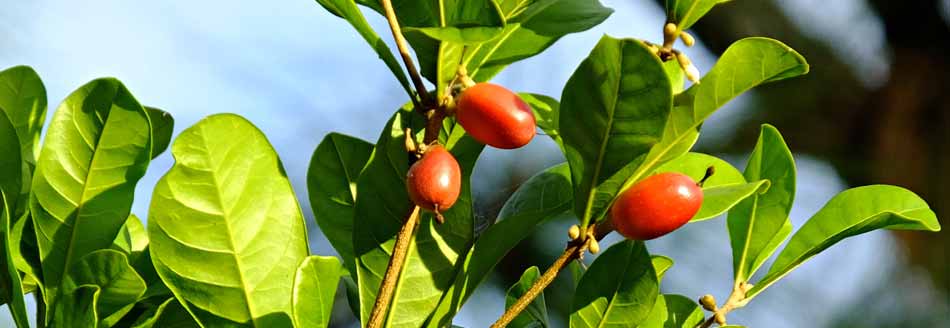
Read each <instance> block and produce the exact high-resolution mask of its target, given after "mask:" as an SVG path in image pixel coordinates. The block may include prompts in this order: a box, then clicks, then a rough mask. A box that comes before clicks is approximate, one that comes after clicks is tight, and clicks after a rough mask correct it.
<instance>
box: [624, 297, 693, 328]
mask: <svg viewBox="0 0 950 328" xmlns="http://www.w3.org/2000/svg"><path fill="white" fill-rule="evenodd" d="M703 319H705V317H704V314H703V309H702V308H700V307H699V305H698V304H696V301H694V300H692V299H690V298H688V297H686V296H682V295H671V294H663V295H660V297H657V298H656V304H654V305H653V310H652V311H650V315H649V316H648V317H647V319H646V320H644V321H643V323H641V324H640V325H639V326H637V327H638V328H695V327H696V326H698V325H699V324H700V323H702V322H703Z"/></svg>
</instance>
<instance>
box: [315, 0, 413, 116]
mask: <svg viewBox="0 0 950 328" xmlns="http://www.w3.org/2000/svg"><path fill="white" fill-rule="evenodd" d="M317 3H319V4H320V5H321V6H323V8H325V9H326V10H327V11H329V12H330V13H332V14H334V15H336V16H338V17H340V18H343V19H345V20H346V21H347V22H349V23H350V25H352V26H353V28H354V29H356V32H358V33H359V34H360V36H361V37H363V40H366V43H368V44H369V46H370V47H371V48H373V50H374V51H376V55H378V56H379V59H381V60H382V61H383V63H385V64H386V67H388V68H389V70H390V71H391V72H392V73H393V76H395V77H396V80H398V81H399V84H400V85H402V88H403V89H404V90H406V94H408V95H409V97H410V98H413V97H415V93H414V92H413V91H412V87H411V86H410V85H409V79H408V78H406V73H404V72H403V70H402V66H399V61H397V60H396V57H395V56H393V53H392V51H391V50H389V46H387V45H386V42H383V39H381V38H380V37H379V35H377V34H376V31H373V28H372V27H371V26H369V23H367V22H366V18H365V17H363V13H362V12H360V9H359V8H358V7H356V2H355V1H354V0H317Z"/></svg>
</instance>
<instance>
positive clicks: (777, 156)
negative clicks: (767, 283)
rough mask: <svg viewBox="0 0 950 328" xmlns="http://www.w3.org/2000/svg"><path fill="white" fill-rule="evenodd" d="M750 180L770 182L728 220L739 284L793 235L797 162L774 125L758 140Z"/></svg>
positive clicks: (748, 173)
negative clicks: (791, 214)
mask: <svg viewBox="0 0 950 328" xmlns="http://www.w3.org/2000/svg"><path fill="white" fill-rule="evenodd" d="M745 178H746V179H748V180H749V181H754V180H760V179H767V180H769V182H770V183H771V184H770V187H769V189H768V190H767V191H766V192H764V193H762V194H759V195H756V196H754V197H752V198H748V199H746V200H744V201H742V202H741V203H739V205H737V206H736V207H735V208H734V209H732V211H730V212H729V218H728V220H727V223H728V227H729V240H730V242H731V244H732V262H733V270H734V272H735V280H736V281H737V282H745V281H748V280H749V278H751V277H752V275H753V274H755V271H756V270H758V269H759V267H760V266H762V264H763V263H765V260H766V259H768V258H769V256H772V253H774V252H775V249H776V248H778V246H779V245H780V244H781V243H782V242H783V241H785V238H786V237H788V235H789V234H790V233H791V232H792V223H791V221H789V219H788V213H789V212H791V211H792V202H793V201H794V200H795V159H794V158H792V152H791V151H790V150H789V149H788V146H787V145H785V140H783V139H782V135H781V134H779V132H778V130H776V129H775V128H774V127H772V126H771V125H767V124H766V125H763V126H762V132H761V134H760V135H759V141H758V142H757V143H756V145H755V149H753V150H752V155H750V156H749V163H748V164H747V165H746V168H745Z"/></svg>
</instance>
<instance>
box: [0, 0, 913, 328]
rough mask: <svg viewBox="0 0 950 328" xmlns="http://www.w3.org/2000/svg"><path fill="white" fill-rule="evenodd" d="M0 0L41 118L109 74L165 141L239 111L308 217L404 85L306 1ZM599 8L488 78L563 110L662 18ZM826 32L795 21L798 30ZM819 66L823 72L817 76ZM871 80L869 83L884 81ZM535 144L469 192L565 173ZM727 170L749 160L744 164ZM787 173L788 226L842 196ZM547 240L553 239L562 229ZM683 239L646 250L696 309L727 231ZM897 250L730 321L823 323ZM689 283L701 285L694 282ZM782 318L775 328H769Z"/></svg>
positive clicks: (501, 155)
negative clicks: (795, 185) (161, 124)
mask: <svg viewBox="0 0 950 328" xmlns="http://www.w3.org/2000/svg"><path fill="white" fill-rule="evenodd" d="M809 2H812V1H810V0H799V1H789V2H787V5H786V7H788V10H790V11H792V12H795V11H796V10H799V12H802V13H804V11H801V8H803V7H805V6H807V4H808V3H809ZM856 2H857V1H841V3H845V4H847V3H852V4H853V3H856ZM0 3H2V4H0V8H3V11H0V68H2V67H9V66H13V65H19V64H26V65H30V66H33V67H34V68H35V69H36V70H37V71H38V72H39V73H40V75H41V77H42V78H43V81H44V82H45V83H46V86H47V90H48V96H49V103H50V115H48V117H49V116H51V115H52V112H53V111H54V110H55V108H56V106H58V104H59V102H60V101H61V100H62V99H63V98H64V97H65V96H66V95H68V94H69V92H71V91H72V90H74V89H76V88H78V87H79V86H80V85H82V84H84V83H86V82H88V81H90V80H92V79H94V78H97V77H103V76H114V77H117V78H119V79H120V80H122V81H123V82H124V83H125V84H126V85H127V86H128V87H129V89H130V90H131V91H132V92H133V94H134V95H135V96H136V97H137V98H138V99H139V100H140V101H141V102H142V103H144V104H147V105H150V106H155V107H159V108H163V109H165V110H166V111H169V112H171V113H172V115H173V116H174V117H175V120H176V134H177V133H178V132H180V131H181V130H183V129H184V128H186V127H187V126H190V125H192V124H194V123H195V122H197V121H198V120H200V119H201V118H202V117H204V116H207V115H209V114H213V113H220V112H233V113H238V114H240V115H243V116H245V117H247V118H248V119H249V120H250V121H252V122H253V123H255V124H256V125H257V126H258V127H260V128H261V130H263V131H264V133H265V134H266V135H267V136H268V138H269V139H270V141H271V142H272V143H273V145H274V147H275V148H276V150H277V152H278V153H279V155H280V156H281V158H282V160H283V163H284V165H285V168H286V170H287V172H288V174H289V176H290V177H291V180H292V182H293V184H294V186H295V187H296V189H297V192H298V198H299V199H300V202H301V205H302V206H303V207H304V209H303V211H304V213H308V212H309V204H307V197H306V190H305V184H304V181H305V179H304V177H305V172H306V168H307V164H308V161H309V158H310V154H311V152H312V151H313V149H314V148H315V147H316V145H317V144H318V143H319V141H320V140H321V139H322V137H323V136H324V135H325V134H326V133H327V132H330V131H339V132H343V133H346V134H351V135H354V136H358V137H361V138H364V139H367V140H374V139H375V138H376V136H377V133H378V132H377V131H378V129H379V127H381V126H382V125H383V124H384V123H385V121H386V120H387V119H388V117H389V115H390V113H391V112H392V111H393V110H395V109H396V108H397V107H398V106H400V105H401V104H402V103H403V102H405V96H404V94H403V92H402V90H401V88H400V87H399V86H398V84H397V83H396V82H395V80H394V79H393V78H392V77H391V76H390V74H389V71H388V70H387V69H386V67H385V66H384V65H383V64H382V63H381V62H380V61H379V60H378V59H377V57H376V55H375V53H373V52H372V51H370V49H369V47H368V46H367V45H366V44H365V43H364V42H363V41H362V39H360V38H359V37H358V35H357V34H356V33H355V32H354V31H353V30H352V29H351V28H350V27H349V25H347V24H346V23H345V22H344V21H342V20H340V19H338V18H336V17H334V16H331V15H329V14H328V13H326V12H325V11H324V10H323V9H322V8H321V7H320V6H319V5H317V4H316V3H315V2H313V1H305V0H299V1H217V0H215V1H119V0H101V1H85V2H81V1H48V0H39V1H16V0H0ZM604 3H605V4H606V5H607V6H609V7H612V8H614V9H615V10H616V13H615V14H614V15H613V16H611V17H610V18H609V19H608V20H607V21H606V22H605V23H604V24H602V25H600V26H598V27H595V28H594V29H592V30H590V31H587V32H584V33H581V34H578V35H572V36H568V37H565V38H564V39H562V40H561V41H560V42H558V43H557V44H556V45H555V46H554V47H552V48H551V49H550V50H549V51H547V52H545V53H544V54H542V55H540V56H537V57H534V58H531V59H529V60H526V61H524V62H521V63H518V64H516V65H514V66H512V67H510V68H509V69H508V70H506V71H505V72H503V73H502V74H501V75H499V76H498V78H496V80H495V82H497V83H501V84H504V85H506V86H508V87H510V88H511V89H514V90H517V91H526V92H537V93H543V94H548V95H551V96H554V97H555V98H559V96H560V90H561V87H562V86H563V85H564V83H565V82H566V81H567V79H568V77H569V76H570V74H571V73H572V72H573V70H574V68H575V67H576V65H577V63H579V62H580V61H581V60H582V59H583V58H584V57H585V56H586V55H587V53H588V52H589V51H590V49H591V48H592V47H593V45H594V44H595V43H596V42H597V40H598V39H599V38H600V36H601V35H602V34H604V33H607V34H610V35H612V36H637V37H641V38H647V39H650V40H659V39H660V28H661V27H662V23H663V13H662V10H661V8H659V7H657V6H655V5H654V4H653V2H652V1H620V0H612V1H604ZM862 3H863V2H862ZM839 7H844V9H839V10H852V11H855V10H856V11H855V12H857V13H858V14H860V13H861V10H863V9H861V7H860V6H859V7H854V6H853V5H852V6H851V7H848V5H840V6H839ZM849 8H850V9H849ZM855 8H857V9H855ZM865 9H866V8H865ZM856 15H857V14H856ZM801 16H804V17H811V16H808V15H806V14H801ZM857 17H858V18H856V19H863V18H861V17H863V16H860V15H859V16H857ZM367 18H368V19H369V20H370V23H371V24H372V25H373V26H374V27H375V28H376V29H377V31H378V33H379V34H380V35H381V36H383V38H384V39H387V40H388V39H389V34H388V31H387V30H386V26H385V24H384V21H383V20H382V18H381V17H379V16H378V15H376V14H374V13H371V12H367ZM819 18H820V17H819ZM823 20H824V19H812V20H809V19H807V18H806V19H803V20H802V22H801V23H802V24H805V25H808V24H817V23H814V22H816V21H818V22H820V21H823ZM809 22H812V23H809ZM818 25H820V24H818ZM860 26H863V28H864V29H865V30H866V32H864V33H868V35H870V36H874V35H875V34H874V33H876V32H875V31H876V30H875V26H874V22H873V21H872V22H869V23H867V22H866V23H865V24H864V25H860ZM813 28H819V30H817V31H815V32H813V33H819V34H821V33H822V32H821V30H820V28H821V26H817V27H813ZM829 29H831V28H829ZM831 37H832V38H833V37H836V36H835V35H831ZM869 40H871V41H869V42H868V44H861V45H858V46H860V47H865V48H864V49H869V50H863V51H862V52H865V53H866V52H867V51H873V50H875V49H876V48H875V45H874V44H875V43H874V41H873V38H872V39H869ZM792 46H794V45H792ZM688 53H689V54H690V56H691V57H692V58H693V59H694V62H695V63H696V65H697V66H698V67H699V68H700V70H703V71H706V70H708V69H709V68H710V67H711V66H712V64H713V62H714V59H715V58H714V57H713V55H712V54H710V53H708V52H707V51H705V50H704V49H703V48H702V47H701V46H699V47H696V48H693V49H690V50H688ZM875 58H877V59H875ZM862 60H870V61H872V62H873V61H874V60H881V61H884V62H886V60H887V58H886V56H883V55H881V56H880V57H874V56H871V57H870V59H868V58H865V59H862ZM815 69H816V71H818V72H820V68H815ZM871 73H872V76H871V77H870V78H874V76H884V77H886V74H887V72H886V71H883V72H871ZM873 74H877V75H873ZM868 83H874V80H869V82H868ZM744 103H747V102H744V101H743V100H742V99H740V100H738V101H736V102H734V103H733V104H731V105H730V106H729V107H730V108H727V109H725V110H723V111H722V112H720V113H717V114H716V115H715V116H714V117H713V118H712V120H711V121H710V122H709V123H707V124H706V126H705V127H704V136H703V139H704V142H711V141H715V140H722V139H723V136H725V135H727V134H728V133H729V131H730V125H729V124H728V122H729V121H730V120H731V119H734V118H738V117H740V116H741V113H742V110H750V109H748V108H745V106H742V105H743V104H744ZM779 128H782V127H779ZM537 139H538V140H537V141H535V142H533V143H532V145H531V146H530V147H527V149H523V150H518V151H507V152H502V151H497V150H489V151H487V152H486V154H485V155H484V156H485V157H484V159H483V160H480V161H479V164H478V167H476V171H475V174H476V177H477V179H476V181H477V182H478V183H480V184H476V188H478V187H479V186H489V185H491V184H492V181H497V180H494V179H499V178H503V177H496V176H493V175H492V173H491V171H492V170H490V169H486V168H485V167H491V166H492V165H494V164H496V163H498V162H499V161H505V162H514V161H518V162H519V164H521V165H522V169H523V170H525V172H527V173H528V174H530V173H531V172H535V171H538V170H540V169H541V168H543V167H545V166H547V165H550V164H552V163H556V162H561V161H563V158H562V157H561V155H560V154H559V153H558V152H557V148H556V146H554V145H553V143H551V142H550V141H548V140H546V139H545V138H537ZM791 146H792V148H793V150H794V145H791ZM526 158H528V159H531V160H525V159H526ZM731 160H732V161H733V162H734V163H744V162H745V158H735V159H731ZM798 161H799V163H798V166H799V185H800V187H799V192H798V195H799V196H798V199H797V206H796V207H795V209H794V210H793V212H792V216H793V222H794V223H795V224H796V226H801V223H802V222H803V221H804V220H805V219H807V217H808V216H809V215H810V214H811V213H814V211H816V210H818V208H820V206H821V205H822V204H823V203H824V201H826V200H827V199H828V198H830V197H831V196H832V195H833V194H834V193H836V192H837V191H840V190H841V189H842V188H844V186H843V185H842V183H841V182H840V181H839V180H838V178H837V177H836V175H835V173H834V172H833V170H832V169H831V168H830V167H829V166H827V165H826V164H823V163H821V162H819V161H815V160H813V159H809V158H808V157H804V156H798ZM171 164H172V158H171V156H169V155H168V154H165V155H163V156H161V157H160V158H158V159H157V160H155V161H154V162H153V163H152V165H151V167H150V168H149V172H148V174H147V175H146V177H145V178H144V179H142V181H141V182H140V183H139V187H138V188H137V190H136V191H137V192H136V195H137V198H136V200H135V204H134V207H133V212H134V213H136V214H138V215H139V216H140V217H142V218H146V217H147V212H148V203H149V198H150V197H149V194H150V192H151V189H152V187H153V186H154V184H155V182H156V181H157V180H158V178H160V177H161V175H162V174H163V173H164V172H165V170H167V169H168V168H169V167H170V166H171ZM488 196H490V195H488ZM486 197H487V196H486ZM308 216H309V214H308ZM309 223H312V221H311V222H309ZM311 229H312V230H313V227H311ZM545 229H551V234H552V235H556V236H562V235H563V230H564V229H566V227H561V226H551V227H546V228H545ZM684 230H686V232H684V233H677V234H674V235H672V236H671V237H670V238H664V239H661V240H658V241H656V242H653V243H651V244H650V247H651V250H652V251H655V252H658V253H663V254H673V257H674V258H675V259H676V260H677V261H680V262H683V263H686V264H677V266H674V268H673V270H671V271H670V272H669V273H668V277H669V278H667V280H666V281H665V282H664V284H665V288H666V291H671V292H676V293H681V294H685V295H690V296H691V297H692V296H695V295H701V294H704V293H709V292H711V293H713V294H715V295H716V296H719V297H720V298H723V299H724V298H725V296H727V294H728V291H729V288H730V281H731V280H730V279H731V274H732V273H731V260H730V259H729V254H730V253H729V248H728V247H729V246H728V240H727V239H725V238H723V236H726V233H725V228H724V222H723V220H711V221H707V222H704V223H700V224H694V225H690V226H689V227H688V228H687V229H684ZM554 241H556V243H552V245H549V246H546V247H552V249H553V248H557V247H560V246H559V245H560V243H561V241H560V240H559V239H558V240H554ZM311 244H312V250H313V251H314V252H316V253H321V254H331V253H333V251H332V249H330V248H329V246H328V243H327V242H326V240H325V238H323V237H322V235H321V234H320V233H319V231H311ZM683 245H688V246H686V247H684V246H683ZM684 248H685V249H684ZM893 252H894V246H893V241H892V240H891V237H890V236H889V235H886V234H883V233H872V234H870V235H867V236H863V237H861V238H857V239H853V240H849V241H847V242H845V243H844V244H843V245H842V246H839V247H836V248H833V249H831V250H830V251H828V252H826V253H824V254H822V255H821V256H819V257H817V258H816V259H814V260H813V261H811V262H809V263H807V264H805V265H804V266H802V268H801V269H800V270H798V271H796V273H794V274H792V275H791V276H789V278H787V279H786V280H785V281H783V282H781V283H779V285H778V288H774V289H773V290H770V291H769V292H768V293H766V294H763V296H762V297H760V299H757V300H756V302H753V303H752V305H750V306H749V307H748V309H745V310H741V311H739V312H737V313H736V315H735V318H736V320H737V322H743V323H746V324H748V325H749V326H752V327H766V326H767V327H798V326H800V325H801V324H802V322H804V321H800V320H806V319H807V322H809V323H811V324H812V325H814V326H821V323H822V322H824V321H822V320H829V319H830V318H829V313H830V312H832V311H830V309H831V310H833V309H835V308H844V307H846V306H848V305H850V304H852V303H854V302H859V301H860V300H859V299H857V295H858V294H856V293H855V292H853V291H855V290H859V289H860V288H865V287H867V286H871V285H873V284H875V283H877V282H879V281H880V280H881V279H884V277H883V275H884V274H885V272H880V271H886V270H880V268H881V267H882V265H883V266H884V267H885V268H886V267H887V266H888V265H890V266H893V265H896V264H895V263H896V262H895V261H893V260H889V258H892V257H893V256H887V255H888V254H894V253H893ZM881 254H884V255H883V256H882V255H881ZM863 258H880V259H881V261H883V262H884V263H883V264H882V263H880V262H878V263H870V262H868V261H861V260H858V259H863ZM711 259H716V260H711ZM698 276H702V277H703V279H696V277H698ZM816 278H818V279H816ZM814 294H817V295H822V297H819V298H812V299H811V303H809V304H806V305H803V307H801V308H799V309H796V310H795V311H794V312H791V311H792V310H788V309H786V310H782V309H779V308H777V306H776V304H779V303H782V302H785V301H788V300H791V299H797V297H798V296H801V295H814ZM796 295H798V296H796ZM503 297H504V295H503V290H502V289H498V288H493V287H488V288H484V289H483V290H482V291H480V292H479V293H477V294H476V297H475V298H474V299H473V303H472V304H471V305H469V306H467V307H466V308H465V310H464V311H463V313H462V314H461V315H460V316H459V318H458V322H457V323H458V324H461V325H463V326H466V327H480V326H485V325H487V323H486V322H485V318H486V317H494V316H496V315H500V314H501V312H502V307H501V304H503V302H504V298H503ZM803 312H804V313H803ZM488 314H491V315H488ZM7 315H8V314H7V313H6V312H5V311H4V312H2V314H0V316H3V317H4V318H5V317H6V316H7ZM777 318H782V320H783V321H782V322H776V320H777ZM2 320H4V319H0V322H2ZM783 322H784V323H783Z"/></svg>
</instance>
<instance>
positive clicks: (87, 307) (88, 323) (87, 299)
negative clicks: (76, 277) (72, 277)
mask: <svg viewBox="0 0 950 328" xmlns="http://www.w3.org/2000/svg"><path fill="white" fill-rule="evenodd" d="M58 302H59V303H58V305H57V306H56V307H54V308H52V309H50V312H49V313H50V316H51V317H52V319H51V320H50V322H49V325H48V326H49V327H60V326H62V327H98V324H99V314H98V313H96V304H97V303H99V286H95V285H85V286H79V287H77V288H76V289H74V290H72V291H71V292H69V293H66V294H64V295H62V296H61V297H60V298H59V300H58Z"/></svg>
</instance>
